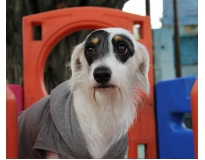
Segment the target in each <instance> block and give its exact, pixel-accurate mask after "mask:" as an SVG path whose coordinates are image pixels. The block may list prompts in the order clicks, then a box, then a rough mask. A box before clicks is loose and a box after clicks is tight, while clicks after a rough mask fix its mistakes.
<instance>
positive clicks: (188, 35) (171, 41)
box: [6, 0, 198, 93]
mask: <svg viewBox="0 0 205 160" xmlns="http://www.w3.org/2000/svg"><path fill="white" fill-rule="evenodd" d="M80 6H100V7H109V8H116V9H120V10H122V11H124V12H129V13H133V14H138V15H143V16H145V15H148V16H150V17H151V25H152V26H151V27H152V39H153V42H152V44H153V60H154V63H153V69H154V76H155V83H157V82H159V81H161V80H169V79H174V78H176V77H181V76H189V75H191V76H197V75H198V1H197V0H186V2H185V1H184V0H178V1H177V5H176V6H174V4H173V0H154V1H151V0H110V1H107V0H100V1H95V0H86V1H85V0H75V1H72V0H44V1H42V0H36V1H28V0H18V1H14V0H7V1H6V80H7V83H10V84H19V85H21V86H23V63H22V60H23V58H22V56H23V53H22V17H23V16H27V15H31V14H37V13H41V12H46V11H50V10H56V9H61V8H71V7H80ZM174 7H175V8H177V10H178V13H177V15H176V13H175V12H174ZM174 17H175V18H174ZM176 22H178V23H177V25H176ZM176 27H177V28H176ZM90 32H91V30H83V31H79V32H75V33H72V34H70V35H67V36H66V37H65V38H63V39H62V40H61V41H59V42H58V43H57V44H56V45H55V46H54V48H53V50H52V51H51V53H50V55H49V57H48V59H47V62H46V66H45V70H44V81H45V85H46V89H47V92H48V93H50V91H51V90H52V89H53V88H54V87H55V86H57V85H58V84H60V83H61V82H63V81H65V80H67V79H69V78H70V76H71V73H70V70H69V68H68V67H66V64H67V63H68V62H69V61H70V55H71V53H72V50H73V47H74V46H75V45H77V44H78V43H80V42H82V41H83V40H84V38H85V37H86V36H87V34H89V33H90ZM34 33H35V39H39V38H40V36H41V28H38V27H36V28H34ZM133 33H134V35H135V37H136V39H139V38H140V35H139V26H133ZM177 33H178V34H177ZM176 39H177V40H176ZM176 42H177V43H176Z"/></svg>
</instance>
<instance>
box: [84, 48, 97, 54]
mask: <svg viewBox="0 0 205 160" xmlns="http://www.w3.org/2000/svg"><path fill="white" fill-rule="evenodd" d="M85 52H86V54H88V55H92V54H93V53H94V52H95V49H94V48H93V47H92V46H89V47H87V48H86V51H85Z"/></svg>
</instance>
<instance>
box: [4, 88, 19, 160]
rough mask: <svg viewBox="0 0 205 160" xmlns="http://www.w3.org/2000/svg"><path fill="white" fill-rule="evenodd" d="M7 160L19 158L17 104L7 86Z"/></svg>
mask: <svg viewBox="0 0 205 160" xmlns="http://www.w3.org/2000/svg"><path fill="white" fill-rule="evenodd" d="M6 158H7V159H11V158H12V159H17V158H18V123H17V102H16V97H15V96H14V94H13V92H12V91H11V90H10V88H9V87H8V86H6Z"/></svg>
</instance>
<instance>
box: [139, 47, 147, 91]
mask: <svg viewBox="0 0 205 160" xmlns="http://www.w3.org/2000/svg"><path fill="white" fill-rule="evenodd" d="M137 44H138V48H137V52H138V54H137V55H138V56H139V57H140V63H139V66H138V71H137V72H138V74H137V81H138V85H139V87H140V88H141V89H142V90H143V91H144V92H145V93H146V94H147V95H148V94H149V90H150V85H149V79H148V71H149V54H148V51H147V49H146V48H145V46H144V45H142V44H140V43H137ZM139 54H140V55H139ZM139 57H138V58H139Z"/></svg>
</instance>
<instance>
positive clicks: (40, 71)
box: [23, 7, 157, 158]
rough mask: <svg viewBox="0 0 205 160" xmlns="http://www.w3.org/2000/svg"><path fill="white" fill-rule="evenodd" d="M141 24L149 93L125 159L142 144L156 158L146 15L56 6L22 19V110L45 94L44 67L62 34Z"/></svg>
mask: <svg viewBox="0 0 205 160" xmlns="http://www.w3.org/2000/svg"><path fill="white" fill-rule="evenodd" d="M134 24H139V25H140V26H141V40H139V42H141V43H143V44H144V45H145V46H146V48H147V49H148V52H149V57H150V70H149V82H150V86H151V94H150V96H149V98H147V99H146V100H145V104H144V106H143V107H142V108H141V111H140V112H139V116H138V119H137V122H136V123H135V124H134V126H133V127H132V128H131V129H130V131H129V151H128V158H137V145H138V144H145V146H146V147H145V149H146V155H145V157H146V158H157V154H156V135H155V113H154V91H153V89H154V83H153V68H152V66H153V64H152V39H151V28H150V27H151V25H150V18H149V17H146V16H138V15H134V14H129V13H125V12H122V11H121V10H116V9H109V8H102V7H79V8H69V9H60V10H55V11H49V12H44V13H40V14H35V15H30V16H26V17H24V18H23V57H24V109H26V108H28V107H29V106H30V105H32V104H33V103H34V102H36V101H38V100H39V99H41V98H42V97H44V96H46V95H47V91H46V89H45V85H44V66H45V63H46V59H47V57H48V55H49V53H50V51H51V50H52V48H53V47H54V46H55V45H56V44H57V43H58V42H59V41H60V40H61V39H62V38H64V37H65V36H67V35H69V34H71V33H73V32H76V31H80V30H85V29H98V28H106V27H121V28H124V29H127V30H129V31H131V32H133V25H134ZM34 26H41V30H42V33H41V40H34V33H33V27H34Z"/></svg>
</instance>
